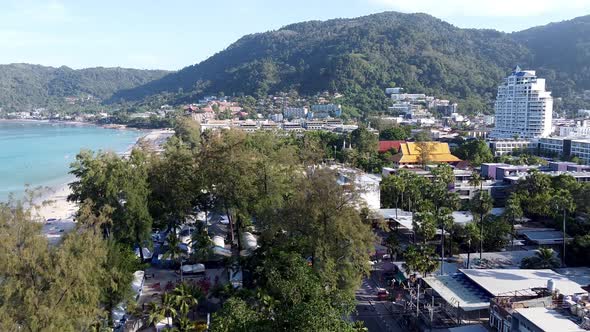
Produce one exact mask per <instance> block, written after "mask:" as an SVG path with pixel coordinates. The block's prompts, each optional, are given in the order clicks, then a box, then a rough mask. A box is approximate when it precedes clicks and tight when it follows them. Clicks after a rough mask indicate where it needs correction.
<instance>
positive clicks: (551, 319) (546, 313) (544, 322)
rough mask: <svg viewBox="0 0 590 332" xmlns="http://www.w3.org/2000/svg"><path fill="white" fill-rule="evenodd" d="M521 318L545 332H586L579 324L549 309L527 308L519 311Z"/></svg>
mask: <svg viewBox="0 0 590 332" xmlns="http://www.w3.org/2000/svg"><path fill="white" fill-rule="evenodd" d="M516 312H518V313H519V314H520V315H521V316H523V317H524V318H526V319H527V320H528V321H530V322H531V323H533V324H535V325H536V326H537V327H538V328H540V329H542V330H543V331H559V332H578V331H586V330H584V329H582V328H581V327H580V326H579V325H578V324H576V323H575V322H573V321H571V320H570V319H569V318H568V317H567V316H564V315H562V314H560V313H559V312H557V311H555V310H552V309H547V308H542V307H541V308H526V309H517V310H516Z"/></svg>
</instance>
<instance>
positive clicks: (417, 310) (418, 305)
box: [416, 280, 420, 317]
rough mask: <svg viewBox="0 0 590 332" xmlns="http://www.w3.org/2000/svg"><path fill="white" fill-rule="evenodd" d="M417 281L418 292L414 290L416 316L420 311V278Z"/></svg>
mask: <svg viewBox="0 0 590 332" xmlns="http://www.w3.org/2000/svg"><path fill="white" fill-rule="evenodd" d="M417 282H418V292H416V317H418V315H419V313H420V280H418V281H417Z"/></svg>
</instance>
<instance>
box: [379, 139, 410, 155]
mask: <svg viewBox="0 0 590 332" xmlns="http://www.w3.org/2000/svg"><path fill="white" fill-rule="evenodd" d="M403 143H405V141H379V153H384V152H387V151H389V150H391V149H395V150H396V151H399V150H400V149H401V146H402V144H403Z"/></svg>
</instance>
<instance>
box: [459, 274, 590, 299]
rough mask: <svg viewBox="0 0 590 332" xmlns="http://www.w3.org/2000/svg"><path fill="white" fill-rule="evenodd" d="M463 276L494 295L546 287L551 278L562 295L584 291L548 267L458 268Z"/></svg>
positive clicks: (577, 284)
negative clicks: (526, 268) (531, 268)
mask: <svg viewBox="0 0 590 332" xmlns="http://www.w3.org/2000/svg"><path fill="white" fill-rule="evenodd" d="M459 271H461V272H462V273H463V274H464V275H465V276H467V277H468V278H469V279H471V280H472V281H473V282H475V283H476V284H478V285H479V286H480V287H482V288H483V289H485V290H486V291H487V292H489V293H490V294H492V295H494V296H498V295H500V294H505V293H509V292H513V291H517V290H523V289H530V288H535V287H547V281H548V280H553V281H554V282H555V288H556V289H558V290H559V291H560V293H561V294H564V295H573V294H578V293H586V291H585V290H584V289H582V286H584V285H580V284H579V283H577V282H574V281H572V280H571V279H570V278H568V277H566V276H564V275H562V274H559V273H557V272H554V271H552V270H549V269H539V270H525V269H478V270H476V269H460V270H459Z"/></svg>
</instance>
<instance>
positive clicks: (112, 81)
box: [0, 63, 170, 111]
mask: <svg viewBox="0 0 590 332" xmlns="http://www.w3.org/2000/svg"><path fill="white" fill-rule="evenodd" d="M168 73H170V72H169V71H163V70H141V69H131V68H121V67H92V68H83V69H72V68H70V67H67V66H60V67H51V66H43V65H37V64H28V63H12V64H5V65H0V108H2V109H4V110H7V111H11V110H29V109H31V108H35V107H46V106H48V105H50V104H52V103H53V104H56V105H60V104H61V103H63V100H64V98H66V97H82V96H84V97H87V96H88V95H91V96H93V97H94V98H97V99H99V100H106V99H108V98H110V97H111V96H112V95H113V93H115V92H116V91H119V90H121V89H125V88H133V87H137V86H140V85H143V84H145V83H147V82H149V81H151V80H155V79H159V78H162V77H163V76H164V75H166V74H168Z"/></svg>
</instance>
